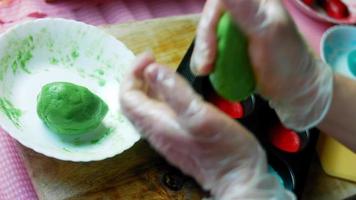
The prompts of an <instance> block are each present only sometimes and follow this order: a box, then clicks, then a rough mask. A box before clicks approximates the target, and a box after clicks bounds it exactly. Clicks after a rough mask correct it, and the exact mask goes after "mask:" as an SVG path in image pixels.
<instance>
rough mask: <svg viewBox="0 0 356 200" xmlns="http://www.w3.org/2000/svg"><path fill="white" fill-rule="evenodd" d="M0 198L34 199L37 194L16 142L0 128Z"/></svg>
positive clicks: (2, 199) (5, 199)
mask: <svg viewBox="0 0 356 200" xmlns="http://www.w3.org/2000/svg"><path fill="white" fill-rule="evenodd" d="M0 155H1V162H0V199H1V200H10V199H11V200H12V199H16V200H34V199H37V195H36V193H35V190H34V188H33V186H32V183H31V180H30V178H29V176H28V174H27V171H26V168H25V166H24V164H23V161H22V158H21V157H20V155H19V153H18V149H17V144H16V142H15V140H13V139H12V138H11V137H10V136H8V135H7V134H6V133H5V132H4V131H3V130H2V129H0Z"/></svg>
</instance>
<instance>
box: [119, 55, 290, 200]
mask: <svg viewBox="0 0 356 200" xmlns="http://www.w3.org/2000/svg"><path fill="white" fill-rule="evenodd" d="M121 84H122V86H121V91H120V102H121V109H122V111H123V112H124V114H125V115H126V116H127V117H128V118H129V119H130V120H131V122H132V123H133V124H134V125H135V127H137V129H138V130H139V131H140V132H141V134H142V135H143V137H144V138H146V139H147V140H148V141H149V142H150V143H151V145H152V146H153V147H154V148H155V149H156V150H157V151H158V152H160V153H161V154H162V155H163V156H164V157H165V158H166V159H167V160H168V161H169V162H170V163H171V164H173V165H175V166H177V167H178V168H180V169H181V170H182V171H183V172H184V173H186V174H188V175H191V176H192V177H194V178H195V179H196V180H197V182H198V183H199V184H201V186H202V187H203V188H204V189H206V190H210V191H211V194H212V195H213V197H214V198H216V199H221V200H230V199H283V200H285V199H294V196H293V194H291V193H290V192H289V191H287V190H285V189H284V188H283V186H281V185H280V184H279V183H278V181H277V180H276V178H275V177H273V176H272V175H270V174H268V173H267V163H266V156H265V153H264V151H263V149H262V148H261V146H260V145H259V143H258V141H257V140H256V138H255V137H254V136H253V135H252V134H250V133H249V132H248V131H247V130H246V129H245V128H244V127H242V126H241V125H240V124H238V123H236V122H235V121H233V120H232V119H230V118H229V117H227V116H226V115H224V114H223V113H222V112H220V111H218V110H217V109H216V108H215V107H214V106H212V105H211V104H209V103H206V102H204V101H203V100H202V98H201V97H200V96H198V95H197V94H196V93H195V92H194V91H193V90H192V88H191V87H190V86H189V84H188V83H187V82H186V81H185V80H184V79H183V78H181V77H180V76H178V75H177V74H175V73H174V71H172V70H170V69H168V68H165V67H163V66H161V65H159V64H157V63H155V62H154V58H153V57H152V56H151V55H147V54H144V55H141V56H139V58H138V59H137V60H136V63H135V64H134V69H133V71H132V72H131V73H130V74H129V75H128V78H127V80H125V81H123V82H122V83H121Z"/></svg>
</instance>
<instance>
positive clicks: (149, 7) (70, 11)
mask: <svg viewBox="0 0 356 200" xmlns="http://www.w3.org/2000/svg"><path fill="white" fill-rule="evenodd" d="M4 1H5V2H6V1H9V2H11V3H9V4H8V5H4V3H3V2H4ZM289 1H290V0H284V3H285V4H286V6H287V8H288V10H289V11H290V13H291V14H292V17H293V18H294V19H295V21H296V24H297V26H298V27H299V30H300V31H301V33H302V34H303V35H304V36H305V37H306V40H307V42H308V43H309V44H310V45H311V47H312V49H313V50H314V51H315V52H316V53H318V52H319V42H320V38H321V35H322V33H323V32H324V31H325V30H326V29H327V28H328V27H329V26H331V25H330V24H321V23H319V22H316V21H314V20H312V19H310V18H308V17H306V16H305V15H303V14H302V13H301V12H300V11H298V10H297V9H296V8H295V7H294V6H293V5H292V4H291V3H289ZM203 3H204V0H90V1H88V0H67V1H62V2H61V3H56V4H46V3H44V2H43V0H0V32H1V31H4V30H5V29H7V28H8V27H10V26H12V25H14V24H16V23H18V22H21V21H25V20H31V19H35V18H42V17H62V18H69V19H76V20H80V21H83V22H86V23H89V24H93V25H100V24H110V23H119V22H127V21H133V20H142V19H149V18H154V17H166V16H172V15H181V14H187V13H197V12H200V11H201V9H202V5H203ZM5 4H6V3H5ZM0 160H1V161H0V200H14V199H15V200H22V199H23V200H32V199H37V196H36V193H35V191H34V189H33V187H32V184H31V180H30V179H29V176H28V174H27V172H26V169H25V167H24V164H23V161H22V159H21V157H20V155H19V153H18V149H17V143H16V142H15V141H14V140H13V139H11V138H10V136H8V135H7V134H6V133H5V132H4V131H2V130H1V129H0Z"/></svg>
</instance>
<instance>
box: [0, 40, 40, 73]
mask: <svg viewBox="0 0 356 200" xmlns="http://www.w3.org/2000/svg"><path fill="white" fill-rule="evenodd" d="M6 49H8V51H6V52H5V54H4V55H3V56H2V57H1V59H0V80H3V78H4V75H5V73H6V72H7V69H8V68H11V69H12V72H13V73H14V74H15V73H17V72H18V71H20V70H21V71H23V72H26V73H30V70H29V69H28V68H27V64H28V62H29V61H30V60H31V59H32V57H33V55H32V51H33V50H34V49H35V45H34V42H33V37H32V35H30V36H28V37H26V38H24V39H22V40H14V41H10V42H9V43H8V45H7V48H6Z"/></svg>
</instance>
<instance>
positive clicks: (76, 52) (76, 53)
mask: <svg viewBox="0 0 356 200" xmlns="http://www.w3.org/2000/svg"><path fill="white" fill-rule="evenodd" d="M70 55H71V56H72V59H74V60H75V59H77V58H78V57H79V51H78V50H77V49H73V50H72V52H71V54H70Z"/></svg>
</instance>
